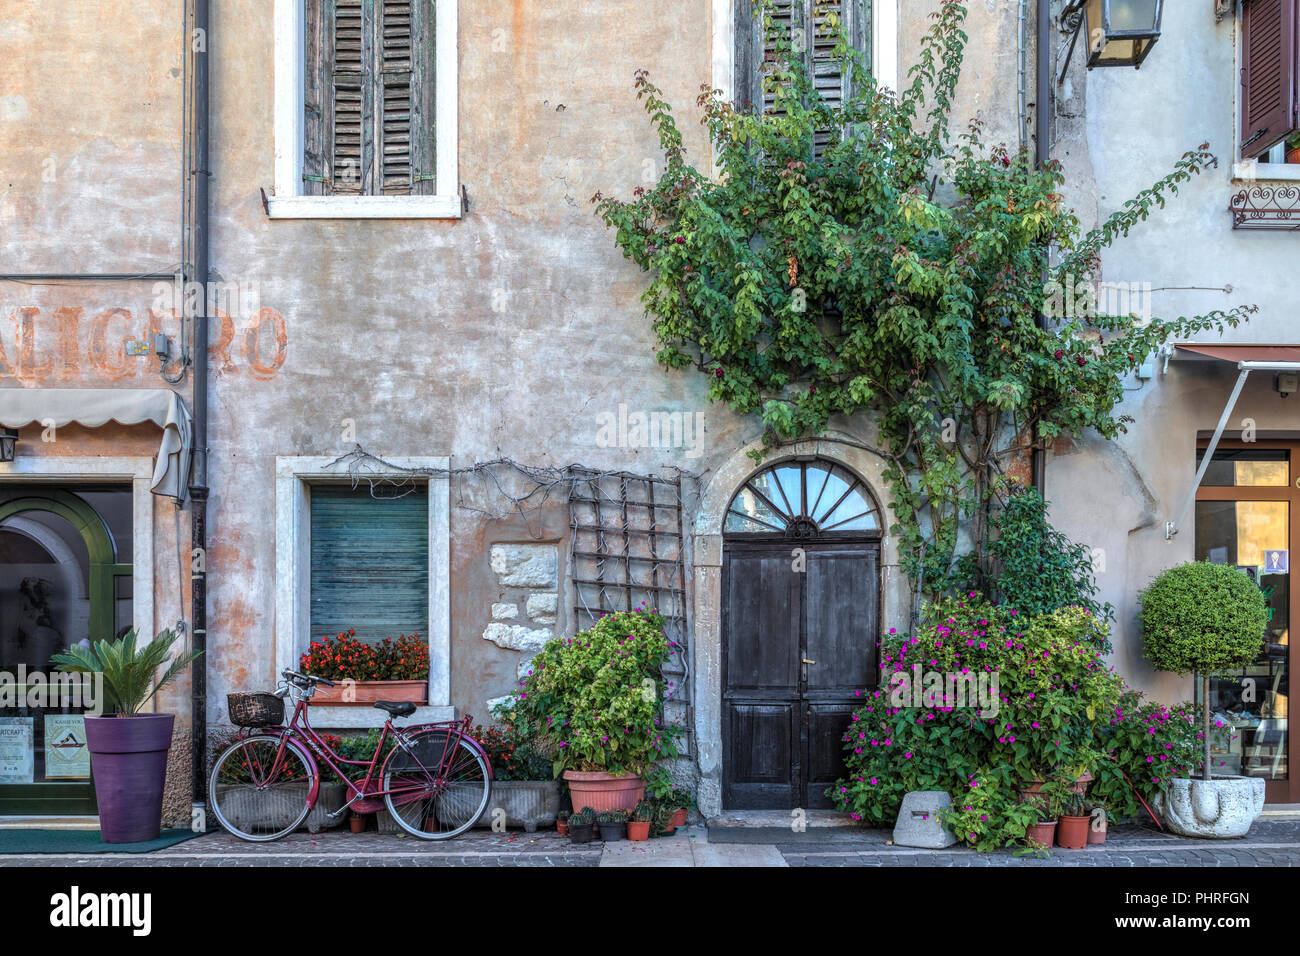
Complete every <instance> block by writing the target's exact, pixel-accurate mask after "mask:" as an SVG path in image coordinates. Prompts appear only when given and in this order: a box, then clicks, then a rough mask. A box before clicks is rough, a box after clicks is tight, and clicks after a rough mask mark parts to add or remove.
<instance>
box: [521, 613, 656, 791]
mask: <svg viewBox="0 0 1300 956" xmlns="http://www.w3.org/2000/svg"><path fill="white" fill-rule="evenodd" d="M671 647H672V644H671V642H670V641H669V640H668V638H667V637H666V636H665V635H664V627H663V618H662V617H660V616H659V615H658V614H657V613H655V612H654V611H649V610H644V609H637V610H635V611H630V612H623V611H620V612H617V613H614V614H607V615H605V616H604V617H602V618H601V619H600V620H599V621H597V622H596V624H595V625H594V626H593V627H591V628H590V629H588V630H586V631H582V632H581V633H579V634H575V635H574V636H573V637H562V638H555V639H554V640H551V641H548V642H547V643H546V645H545V646H544V647H543V648H542V650H541V651H540V652H539V653H538V654H537V656H536V657H534V658H533V660H532V670H531V672H530V673H529V674H528V676H527V677H525V678H524V679H523V680H521V681H520V682H519V685H520V692H519V694H518V695H517V696H516V698H515V704H514V708H513V714H514V716H515V717H516V718H517V719H518V720H520V721H521V722H522V725H523V726H526V727H527V728H528V729H529V731H530V732H531V733H532V734H533V735H534V737H535V739H536V740H537V741H538V742H539V745H540V746H541V747H542V748H543V749H544V750H545V751H546V752H547V753H549V754H551V755H552V759H553V765H552V770H553V772H554V774H555V776H557V777H558V776H559V775H560V774H561V773H563V772H564V771H565V770H586V771H591V770H603V771H607V772H609V773H615V774H629V773H631V774H638V775H640V774H644V773H646V771H647V770H648V769H649V768H650V766H651V764H653V763H654V761H656V760H660V759H665V758H670V757H675V756H677V749H676V744H675V741H676V739H677V737H678V731H677V729H676V728H673V727H669V726H666V725H665V724H664V723H663V700H664V691H665V688H666V685H665V679H664V676H663V671H662V668H663V665H664V662H665V661H667V660H668V656H669V652H670V648H671Z"/></svg>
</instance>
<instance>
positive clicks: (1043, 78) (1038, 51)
mask: <svg viewBox="0 0 1300 956" xmlns="http://www.w3.org/2000/svg"><path fill="white" fill-rule="evenodd" d="M1036 21H1037V27H1038V40H1037V42H1036V43H1035V44H1034V46H1035V49H1034V59H1035V61H1036V62H1035V65H1034V72H1035V78H1036V80H1037V85H1038V93H1037V94H1036V95H1035V97H1034V99H1035V101H1036V102H1035V103H1034V165H1035V166H1036V167H1037V168H1038V169H1042V168H1043V167H1044V166H1045V165H1047V161H1048V160H1049V159H1050V158H1051V151H1052V144H1051V135H1052V130H1051V114H1050V112H1049V111H1048V105H1049V104H1050V103H1051V102H1052V64H1051V57H1052V45H1051V44H1052V0H1038V11H1037V13H1036ZM1043 284H1044V285H1046V284H1047V268H1046V266H1044V267H1043ZM1046 323H1047V319H1046V317H1045V316H1043V315H1039V316H1038V327H1039V328H1040V329H1041V328H1043V327H1044V326H1045V325H1046ZM1029 468H1030V473H1031V474H1032V475H1033V480H1034V490H1035V491H1037V492H1038V494H1039V495H1041V496H1042V497H1043V498H1044V499H1046V498H1047V451H1046V449H1044V448H1043V446H1042V443H1041V442H1039V441H1035V442H1034V449H1033V453H1032V456H1031V458H1030V466H1029Z"/></svg>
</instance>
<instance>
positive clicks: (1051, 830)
mask: <svg viewBox="0 0 1300 956" xmlns="http://www.w3.org/2000/svg"><path fill="white" fill-rule="evenodd" d="M1025 839H1026V840H1028V841H1029V842H1030V843H1031V844H1032V845H1035V846H1039V847H1042V848H1043V849H1048V848H1050V847H1051V846H1052V844H1053V843H1054V842H1055V841H1056V821H1055V820H1052V821H1049V822H1046V823H1035V824H1034V825H1033V826H1031V827H1030V828H1029V829H1028V830H1027V831H1026V832H1025Z"/></svg>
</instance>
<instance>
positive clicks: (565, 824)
mask: <svg viewBox="0 0 1300 956" xmlns="http://www.w3.org/2000/svg"><path fill="white" fill-rule="evenodd" d="M555 832H556V833H558V834H559V835H560V836H568V835H569V821H568V820H556V821H555Z"/></svg>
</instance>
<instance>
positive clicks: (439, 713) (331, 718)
mask: <svg viewBox="0 0 1300 956" xmlns="http://www.w3.org/2000/svg"><path fill="white" fill-rule="evenodd" d="M307 717H308V719H309V720H311V723H312V726H313V727H322V728H324V729H326V730H343V729H350V728H353V727H363V728H370V727H378V726H379V725H380V724H382V723H383V722H384V721H385V720H386V719H387V718H388V715H387V714H386V713H385V712H384V711H382V710H379V709H378V708H376V707H371V706H369V705H363V704H312V705H311V707H310V708H309V709H308V711H307ZM455 719H456V708H455V707H454V706H452V705H451V704H445V705H437V704H430V705H426V706H424V707H416V708H415V713H413V714H412V715H411V716H410V717H402V718H397V725H398V726H400V727H408V726H410V725H412V724H428V723H432V722H433V721H436V720H455Z"/></svg>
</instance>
